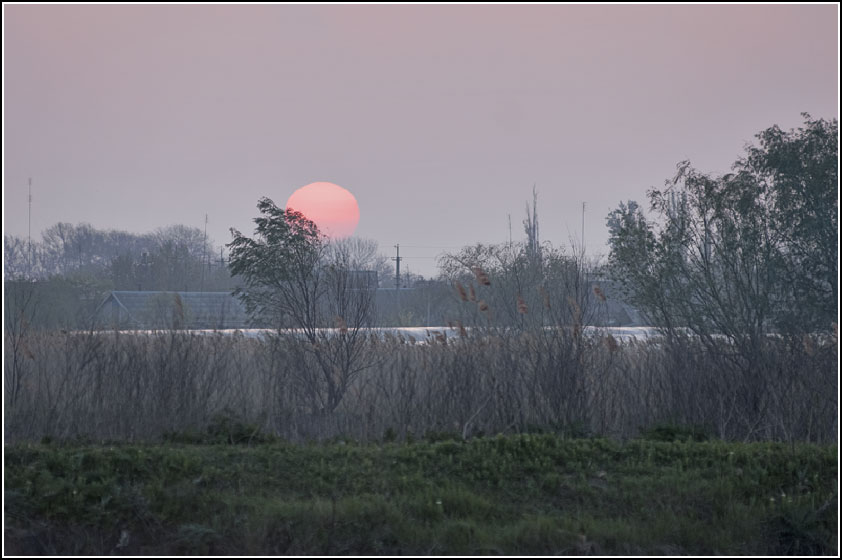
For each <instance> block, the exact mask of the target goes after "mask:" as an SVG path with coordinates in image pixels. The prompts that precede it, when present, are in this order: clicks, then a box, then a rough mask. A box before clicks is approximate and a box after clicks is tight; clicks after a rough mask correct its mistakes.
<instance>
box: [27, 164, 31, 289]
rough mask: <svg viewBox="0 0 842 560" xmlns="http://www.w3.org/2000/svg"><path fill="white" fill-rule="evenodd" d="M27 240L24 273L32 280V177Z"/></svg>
mask: <svg viewBox="0 0 842 560" xmlns="http://www.w3.org/2000/svg"><path fill="white" fill-rule="evenodd" d="M27 227H28V232H27V239H28V245H29V248H28V249H27V251H26V266H27V268H28V269H29V270H27V272H26V277H27V279H29V280H32V177H30V178H29V221H28V225H27Z"/></svg>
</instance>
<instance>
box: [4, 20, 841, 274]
mask: <svg viewBox="0 0 842 560" xmlns="http://www.w3.org/2000/svg"><path fill="white" fill-rule="evenodd" d="M3 12H4V18H3V26H4V29H3V31H4V38H3V43H4V65H3V69H4V85H3V87H4V135H5V141H4V166H3V191H4V211H3V214H4V216H3V217H4V231H5V233H10V234H14V235H24V236H25V235H26V232H27V212H26V207H27V195H26V193H27V187H26V184H27V178H28V177H32V180H33V207H32V231H33V237H36V234H37V238H40V232H41V230H43V229H45V228H47V227H49V226H50V225H52V224H54V223H56V222H58V221H65V222H72V223H78V222H89V223H91V224H92V225H94V226H95V227H98V228H117V229H124V230H129V231H135V232H147V231H151V230H153V229H155V228H157V227H160V226H165V225H169V224H174V223H181V224H186V225H193V226H196V227H203V225H204V216H205V213H207V214H208V215H209V220H210V222H209V224H208V233H209V236H210V237H211V238H212V239H213V241H214V242H215V243H217V244H221V243H225V242H228V241H229V240H230V235H229V233H228V228H229V227H232V226H233V227H236V228H238V229H240V230H241V231H243V232H251V231H252V229H253V224H252V222H251V220H252V219H253V218H254V217H255V216H256V215H257V209H256V203H257V200H258V198H259V197H261V196H269V197H270V198H272V199H273V200H274V201H275V202H276V203H277V204H278V205H283V204H284V203H285V202H286V200H287V198H288V197H289V196H290V194H292V192H293V191H294V190H295V189H296V188H298V187H300V186H303V185H305V184H308V183H311V182H314V181H330V182H333V183H336V184H339V185H341V186H343V187H345V188H346V189H348V190H350V191H351V192H353V193H354V194H355V196H356V197H357V200H358V201H359V205H360V215H361V216H360V225H359V227H358V229H357V235H359V236H362V237H369V238H373V239H376V240H377V241H378V242H379V243H380V245H381V250H382V251H383V252H384V253H385V252H388V253H390V254H393V251H394V249H393V248H392V246H393V245H394V244H395V243H400V244H401V254H402V256H405V257H407V260H405V261H404V262H403V266H404V267H408V268H409V269H410V270H411V271H414V272H420V273H424V274H430V273H432V272H434V270H435V269H434V263H435V261H434V260H433V259H432V258H430V257H432V256H434V255H435V254H436V253H437V252H439V251H440V250H441V248H449V247H457V246H461V245H466V244H471V243H474V242H477V241H483V242H500V241H504V240H506V239H507V238H508V235H509V228H508V215H509V214H511V222H512V230H513V237H514V238H515V239H520V238H522V237H524V234H523V227H522V225H521V222H522V220H523V218H524V215H525V208H524V207H525V203H526V201H527V200H530V201H531V197H532V192H531V191H532V185H533V184H537V188H538V193H539V194H538V196H539V202H538V217H539V221H540V226H541V237H542V240H549V241H551V242H552V243H553V244H555V245H563V244H568V243H569V241H570V239H571V238H572V237H575V238H577V239H578V238H579V237H580V235H581V234H580V231H581V205H582V202H583V201H585V202H587V211H586V214H585V241H586V243H587V246H588V248H589V249H590V250H591V251H592V252H605V250H606V249H605V242H606V239H607V232H606V229H605V216H606V214H607V213H608V212H609V211H610V210H611V209H613V208H614V207H616V205H617V203H618V202H620V201H621V200H626V199H636V200H638V201H640V202H643V201H644V199H645V192H646V190H647V189H648V188H650V187H652V186H662V185H663V182H664V180H665V179H666V178H668V177H670V176H671V175H672V174H673V172H674V170H675V165H676V163H678V162H679V161H681V160H683V159H690V160H691V161H692V162H693V163H694V164H695V165H696V167H698V168H699V169H702V170H706V171H726V170H727V169H728V168H729V166H730V164H731V163H732V162H733V161H734V160H735V159H736V158H737V157H738V156H739V155H740V154H741V153H742V150H743V147H744V145H745V144H746V143H747V142H750V141H753V140H754V135H755V134H756V133H757V132H759V131H760V130H763V129H765V128H767V127H769V126H771V125H773V124H778V125H780V126H781V127H783V128H786V129H788V128H791V127H797V126H798V125H800V124H801V123H802V122H803V120H802V118H801V117H800V113H801V112H802V111H807V112H810V113H811V114H812V115H813V116H814V117H824V118H833V117H838V99H839V98H838V80H839V78H838V71H837V69H838V53H839V49H838V44H839V43H838V36H839V35H838V33H839V30H838V18H839V16H838V7H837V6H836V5H812V6H803V5H789V6H785V5H766V6H733V5H721V6H712V5H711V6H700V5H684V6H667V7H663V6H643V5H631V6H616V5H615V6H607V5H603V6H567V5H564V6H548V5H533V6H523V5H517V6H503V5H486V6H457V5H450V6H406V5H401V6H371V5H356V6H328V5H322V6H292V5H276V6H210V5H208V6H193V5H187V6H176V5H118V6H97V5H76V6H68V5H64V6H62V5H35V6H26V5H8V4H6V5H4V6H3Z"/></svg>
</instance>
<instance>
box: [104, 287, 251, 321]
mask: <svg viewBox="0 0 842 560" xmlns="http://www.w3.org/2000/svg"><path fill="white" fill-rule="evenodd" d="M96 322H97V325H98V326H100V327H103V328H117V329H173V328H174V329H240V328H245V327H246V326H248V315H247V314H246V310H245V308H244V307H243V305H242V304H241V303H240V301H239V300H237V299H236V298H235V297H234V296H232V295H231V293H230V292H135V291H115V292H111V293H110V294H109V295H108V297H106V298H105V300H104V301H103V302H102V303H100V304H99V307H97V310H96Z"/></svg>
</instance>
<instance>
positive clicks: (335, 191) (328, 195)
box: [287, 182, 360, 237]
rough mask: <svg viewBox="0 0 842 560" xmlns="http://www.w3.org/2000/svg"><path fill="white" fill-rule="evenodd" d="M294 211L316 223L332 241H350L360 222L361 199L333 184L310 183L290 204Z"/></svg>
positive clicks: (298, 192)
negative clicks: (342, 238)
mask: <svg viewBox="0 0 842 560" xmlns="http://www.w3.org/2000/svg"><path fill="white" fill-rule="evenodd" d="M290 208H291V209H293V210H297V211H299V212H301V213H302V214H304V215H305V216H306V217H307V218H308V219H310V220H312V221H314V222H316V225H317V226H319V229H320V230H321V231H322V233H324V234H325V235H327V236H328V237H349V236H351V235H353V233H354V230H355V229H357V224H358V223H359V221H360V207H359V206H358V205H357V199H356V198H354V195H352V194H351V193H350V192H349V191H347V190H346V189H343V188H342V187H340V186H339V185H334V184H333V183H324V182H319V183H310V184H309V185H305V186H303V187H301V188H300V189H298V190H297V191H295V192H294V193H292V196H291V197H289V200H287V209H290Z"/></svg>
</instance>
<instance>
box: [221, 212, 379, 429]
mask: <svg viewBox="0 0 842 560" xmlns="http://www.w3.org/2000/svg"><path fill="white" fill-rule="evenodd" d="M257 207H258V209H259V210H260V212H261V214H262V216H260V217H258V218H256V219H255V220H254V222H255V224H257V227H256V229H255V237H254V238H249V237H246V236H244V235H243V234H241V233H240V232H239V231H237V230H235V229H232V230H231V233H232V235H233V236H234V239H233V241H231V243H229V244H228V248H229V250H230V261H229V267H230V270H231V273H232V275H235V276H239V277H241V278H242V280H243V285H242V286H241V287H240V288H238V289H237V290H235V292H234V293H235V295H237V296H238V297H239V298H240V300H241V301H242V302H243V303H244V304H245V306H246V310H247V311H248V312H249V313H250V314H251V315H252V316H253V317H260V318H263V319H264V320H265V319H269V320H271V321H272V322H273V324H274V325H275V326H276V327H277V329H278V337H279V338H284V339H286V340H287V341H288V342H289V343H290V344H291V347H292V348H293V349H294V350H296V351H297V352H298V357H299V362H300V363H298V364H295V366H294V371H293V372H292V375H295V376H297V377H298V381H299V383H297V384H296V386H298V387H303V388H304V395H303V396H304V398H305V399H307V400H308V401H309V402H310V407H311V410H312V411H313V412H316V413H319V414H327V413H330V412H333V411H334V410H335V409H336V408H337V407H338V406H339V404H340V403H341V401H342V399H343V397H344V395H345V393H346V392H347V390H348V389H349V387H350V386H351V385H352V383H353V382H354V380H355V379H356V378H357V376H358V375H359V374H360V373H361V372H362V371H363V370H364V369H366V368H367V367H369V365H370V364H369V363H368V362H367V361H366V356H365V352H364V347H365V345H366V344H367V337H366V333H367V329H368V328H369V327H370V325H371V323H372V319H373V317H372V315H373V310H374V305H373V304H374V291H373V288H374V286H372V287H371V289H369V288H368V287H366V286H363V287H361V286H359V285H358V282H357V278H356V277H355V276H354V274H352V272H353V271H352V269H351V266H352V258H351V252H350V251H349V249H348V246H347V245H345V246H343V245H342V244H338V245H337V246H336V247H335V248H333V247H331V245H330V241H329V239H328V238H326V237H325V236H324V235H322V233H321V232H320V231H319V229H318V227H317V226H316V224H315V223H313V222H312V221H311V220H309V219H307V217H306V216H304V215H303V214H302V213H300V212H298V211H296V210H294V209H281V208H278V207H277V206H276V205H275V204H274V202H272V201H271V200H270V199H268V198H265V197H264V198H261V199H260V201H259V202H258V204H257ZM328 326H332V327H335V330H334V331H327V330H326V329H325V327H328ZM285 327H294V328H295V329H297V330H298V331H299V332H300V333H301V335H302V336H303V340H301V338H300V337H299V335H298V334H297V333H294V332H290V331H289V330H288V329H285Z"/></svg>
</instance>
